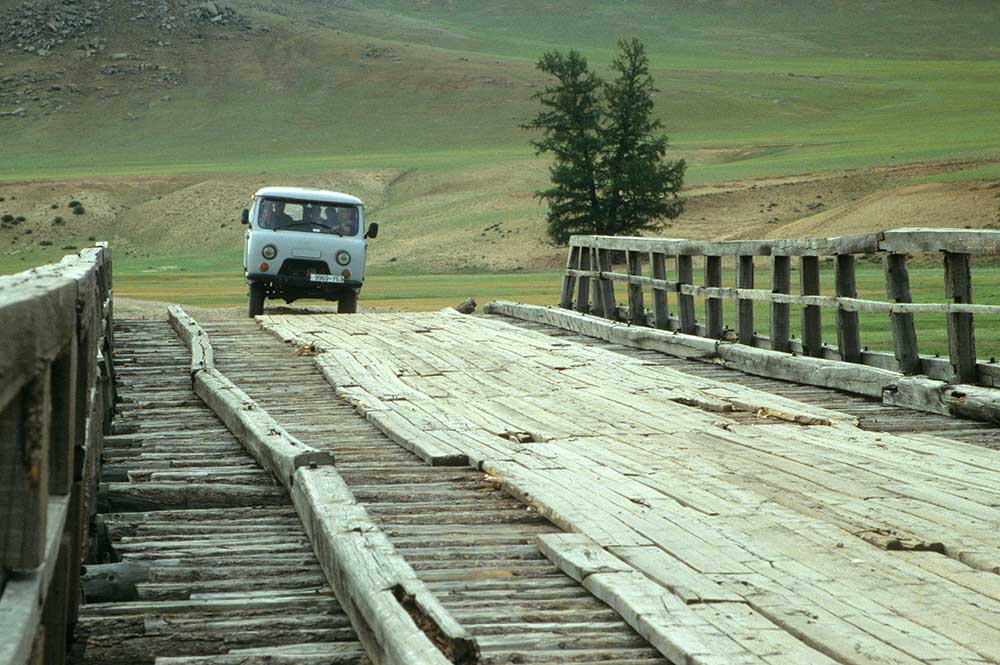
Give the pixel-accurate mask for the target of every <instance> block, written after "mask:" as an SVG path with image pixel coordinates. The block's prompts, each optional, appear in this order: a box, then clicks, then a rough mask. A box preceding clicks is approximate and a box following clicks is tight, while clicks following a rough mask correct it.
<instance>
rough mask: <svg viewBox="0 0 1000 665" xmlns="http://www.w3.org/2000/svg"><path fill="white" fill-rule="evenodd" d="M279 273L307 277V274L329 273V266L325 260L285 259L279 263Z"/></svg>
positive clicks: (287, 275)
mask: <svg viewBox="0 0 1000 665" xmlns="http://www.w3.org/2000/svg"><path fill="white" fill-rule="evenodd" d="M278 274H279V275H285V276H286V277H308V276H309V275H329V274H330V267H329V266H328V265H326V261H310V260H307V259H285V262H284V263H283V264H281V270H280V271H279V272H278Z"/></svg>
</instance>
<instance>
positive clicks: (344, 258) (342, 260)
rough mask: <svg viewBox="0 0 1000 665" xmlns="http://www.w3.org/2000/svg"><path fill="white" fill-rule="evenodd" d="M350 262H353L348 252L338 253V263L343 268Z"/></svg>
mask: <svg viewBox="0 0 1000 665" xmlns="http://www.w3.org/2000/svg"><path fill="white" fill-rule="evenodd" d="M350 262H351V255H350V254H348V253H347V251H346V250H343V249H342V250H340V251H339V252H337V263H339V264H340V265H342V266H346V265H347V264H348V263H350Z"/></svg>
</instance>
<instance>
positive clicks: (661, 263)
mask: <svg viewBox="0 0 1000 665" xmlns="http://www.w3.org/2000/svg"><path fill="white" fill-rule="evenodd" d="M649 265H650V266H652V271H653V279H657V280H661V281H664V282H665V281H666V280H667V257H666V256H665V255H664V254H663V253H661V252H650V253H649ZM653 325H655V326H656V327H657V328H659V329H660V330H666V329H667V328H669V327H670V305H669V303H668V301H667V290H666V289H665V288H662V287H656V286H654V287H653Z"/></svg>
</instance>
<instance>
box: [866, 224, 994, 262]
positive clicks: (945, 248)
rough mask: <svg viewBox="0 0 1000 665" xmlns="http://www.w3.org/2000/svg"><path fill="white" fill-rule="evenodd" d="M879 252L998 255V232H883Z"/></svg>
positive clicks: (950, 230) (897, 230) (910, 230)
mask: <svg viewBox="0 0 1000 665" xmlns="http://www.w3.org/2000/svg"><path fill="white" fill-rule="evenodd" d="M878 245H879V247H878V248H879V250H880V251H883V252H892V253H894V254H907V253H909V254H913V253H916V252H927V253H937V252H954V253H956V254H971V255H973V256H996V255H998V254H1000V231H985V230H976V231H968V230H964V229H894V230H892V231H886V232H885V233H884V234H883V238H882V240H880V241H879V243H878Z"/></svg>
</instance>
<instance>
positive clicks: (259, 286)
mask: <svg viewBox="0 0 1000 665" xmlns="http://www.w3.org/2000/svg"><path fill="white" fill-rule="evenodd" d="M266 295H267V287H265V286H264V284H263V283H262V282H252V283H251V284H250V299H249V302H248V307H247V309H248V310H249V312H250V318H251V319H252V318H253V317H255V316H259V315H260V314H263V313H264V297H265V296H266Z"/></svg>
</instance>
